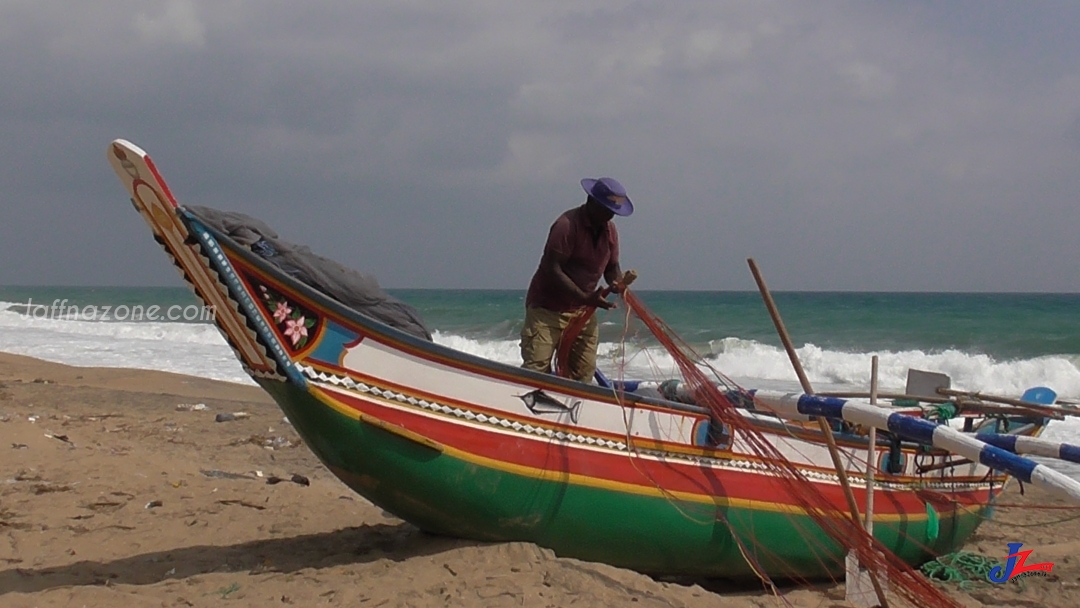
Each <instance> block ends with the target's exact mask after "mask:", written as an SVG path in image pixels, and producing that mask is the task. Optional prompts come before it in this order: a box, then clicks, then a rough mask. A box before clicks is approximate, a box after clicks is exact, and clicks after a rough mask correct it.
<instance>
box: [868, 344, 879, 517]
mask: <svg viewBox="0 0 1080 608" xmlns="http://www.w3.org/2000/svg"><path fill="white" fill-rule="evenodd" d="M877 393H878V358H877V355H874V356H873V357H872V358H871V359H870V405H877ZM867 439H869V441H870V443H869V445H868V446H867V447H866V514H865V517H866V533H867V534H869V535H871V536H873V535H874V469H875V468H876V465H877V427H874V426H872V427H870V432H869V433H868V434H867Z"/></svg>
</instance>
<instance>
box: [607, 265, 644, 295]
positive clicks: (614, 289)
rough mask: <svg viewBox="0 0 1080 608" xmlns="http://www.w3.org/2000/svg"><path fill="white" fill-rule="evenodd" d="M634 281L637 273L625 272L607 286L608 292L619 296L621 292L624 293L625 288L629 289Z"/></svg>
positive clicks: (632, 271)
mask: <svg viewBox="0 0 1080 608" xmlns="http://www.w3.org/2000/svg"><path fill="white" fill-rule="evenodd" d="M635 279H637V271H636V270H627V271H626V272H625V273H623V275H622V276H621V277H619V278H618V279H615V280H614V281H612V283H611V284H610V285H608V290H610V291H611V293H615V294H620V295H621V294H622V292H624V291H626V288H627V287H629V286H630V284H631V283H633V282H634V280H635Z"/></svg>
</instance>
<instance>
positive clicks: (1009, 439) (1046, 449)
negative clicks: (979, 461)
mask: <svg viewBox="0 0 1080 608" xmlns="http://www.w3.org/2000/svg"><path fill="white" fill-rule="evenodd" d="M975 438H976V439H978V440H979V441H983V442H985V443H989V444H990V445H992V446H994V447H996V448H1001V449H1003V450H1006V451H1009V452H1012V453H1013V454H1031V455H1032V456H1045V457H1046V458H1057V459H1058V460H1068V461H1069V462H1076V463H1080V446H1075V445H1072V444H1068V443H1060V442H1058V441H1050V440H1048V439H1040V438H1038V437H1024V436H1022V435H1002V434H998V433H979V434H977V435H975Z"/></svg>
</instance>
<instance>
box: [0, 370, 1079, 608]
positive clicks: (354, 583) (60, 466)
mask: <svg viewBox="0 0 1080 608" xmlns="http://www.w3.org/2000/svg"><path fill="white" fill-rule="evenodd" d="M199 404H201V406H200V405H199ZM204 408H205V409H204ZM235 412H243V413H246V414H248V415H249V416H247V417H240V418H239V419H236V420H231V421H227V422H216V421H215V418H216V416H217V415H218V414H226V413H235ZM0 454H2V455H3V457H2V458H0V606H20V607H21V606H28V607H29V606H42V607H44V606H130V607H137V606H169V607H172V606H286V605H295V606H324V605H325V606H365V607H374V606H416V607H420V606H432V607H434V606H448V605H449V606H535V607H541V606H574V605H576V606H630V605H634V606H656V607H660V606H687V607H690V606H693V607H704V606H733V607H737V608H738V607H750V606H784V605H793V606H806V607H809V606H821V607H825V606H846V605H847V604H846V603H845V602H844V601H843V596H844V589H843V586H842V585H838V584H834V583H822V584H820V585H818V586H816V587H814V588H811V589H796V588H789V589H784V592H785V599H786V602H787V604H785V603H784V602H783V601H780V600H778V599H776V598H774V597H772V596H771V595H770V594H768V593H766V592H764V591H763V590H761V589H760V588H758V587H741V588H740V587H733V586H732V585H730V584H728V583H724V582H720V581H709V580H698V581H689V580H657V579H654V578H651V577H649V576H645V575H642V574H639V573H636V572H633V571H629V570H622V569H618V568H613V567H610V566H606V565H603V564H594V563H588V562H582V561H578V560H574V559H566V558H559V557H556V556H555V555H553V554H552V553H551V552H550V551H547V550H545V549H541V548H539V547H537V546H535V545H532V544H529V543H508V544H485V543H476V542H471V541H464V540H458V539H451V538H445V537H438V536H432V535H428V534H426V533H423V532H421V531H419V530H417V529H416V528H415V527H413V526H411V525H409V524H407V523H405V522H403V521H401V520H399V519H397V518H395V517H394V516H392V515H391V514H389V513H385V512H383V511H382V510H381V509H379V508H378V507H376V506H374V505H372V504H371V503H369V502H367V501H365V500H364V499H363V498H361V497H359V496H357V495H356V494H354V493H353V492H352V491H351V490H349V489H348V488H347V487H345V486H344V485H343V484H341V483H340V482H338V481H337V480H336V479H335V478H334V477H333V476H332V475H331V474H330V473H329V472H328V471H327V470H326V469H325V468H323V467H322V465H321V464H319V462H318V461H317V460H316V458H315V457H314V456H313V455H312V454H311V453H310V452H309V451H308V450H307V448H306V447H304V446H303V444H302V442H300V440H299V438H298V437H297V435H296V433H295V432H294V431H293V429H292V428H291V427H290V426H289V425H288V424H287V423H286V422H285V421H284V420H283V417H282V414H281V412H280V410H278V409H277V407H276V406H275V405H274V404H273V402H272V401H271V400H270V398H269V397H268V396H267V395H266V394H265V393H263V392H262V391H261V390H260V389H258V388H254V387H248V386H242V385H237V384H231V383H224V382H216V381H211V380H205V379H200V378H192V377H187V376H181V375H177V374H168V373H162V372H152V371H141V370H129V369H98V368H75V367H68V366H64V365H59V364H54V363H47V362H44V361H39V360H36V359H31V358H28V357H20V356H16V355H7V354H0ZM275 482H276V483H275ZM1019 489H1020V488H1019V485H1018V484H1012V485H1010V487H1009V489H1008V490H1007V492H1006V494H1005V496H1003V498H1002V502H1003V503H1007V504H1015V505H1020V506H1017V507H1009V508H1002V509H999V510H998V511H997V513H996V514H995V516H994V519H993V520H992V521H989V522H986V523H985V524H984V525H983V526H982V527H981V528H980V529H979V532H978V534H977V535H976V536H975V537H974V538H973V539H972V541H971V542H970V543H969V545H968V546H967V547H966V548H965V549H966V550H968V551H974V552H978V553H981V554H983V555H987V556H993V557H997V558H998V559H1002V558H1004V556H1005V554H1006V552H1007V549H1006V543H1009V542H1023V543H1025V546H1024V548H1025V549H1033V550H1034V552H1033V553H1032V555H1031V557H1030V559H1029V561H1039V562H1042V561H1053V562H1055V566H1054V569H1053V572H1052V573H1051V575H1050V576H1048V577H1031V578H1027V579H1025V580H1024V582H1023V584H1022V585H1017V584H1010V585H1005V586H1002V585H992V584H990V583H978V584H973V585H969V586H967V587H968V588H966V589H963V588H961V587H959V586H958V585H956V584H954V583H945V584H942V588H944V589H946V590H948V592H949V593H950V594H952V595H954V596H955V597H957V599H959V600H960V601H961V602H962V603H964V604H965V605H967V606H983V605H988V606H1032V607H1035V606H1038V607H1044V608H1057V607H1061V608H1064V607H1069V608H1072V607H1075V606H1077V605H1080V557H1078V556H1077V554H1078V552H1080V518H1078V519H1070V520H1068V521H1059V520H1065V519H1068V518H1070V517H1080V510H1078V509H1057V510H1047V509H1036V508H1034V506H1036V505H1051V506H1058V507H1065V506H1068V505H1067V503H1065V502H1064V501H1061V500H1058V499H1055V498H1052V497H1050V496H1048V495H1046V494H1045V493H1042V492H1039V491H1036V490H1033V489H1031V488H1025V493H1024V494H1023V495H1021V493H1020V491H1019ZM1054 522H1059V523H1054Z"/></svg>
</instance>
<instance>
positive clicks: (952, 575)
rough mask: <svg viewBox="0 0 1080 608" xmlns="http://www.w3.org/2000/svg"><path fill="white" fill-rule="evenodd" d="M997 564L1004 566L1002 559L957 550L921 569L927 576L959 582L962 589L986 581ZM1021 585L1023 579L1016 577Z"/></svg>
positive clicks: (943, 580) (933, 578) (946, 581)
mask: <svg viewBox="0 0 1080 608" xmlns="http://www.w3.org/2000/svg"><path fill="white" fill-rule="evenodd" d="M995 566H1002V567H1004V564H1002V563H1001V561H1000V560H997V559H994V558H992V557H987V556H985V555H980V554H978V553H971V552H969V551H957V552H956V553H949V554H947V555H942V556H941V557H939V558H937V559H935V560H932V561H928V562H926V563H925V564H923V565H922V567H920V568H919V569H920V570H922V573H923V574H925V575H926V577H927V578H929V579H932V580H936V581H942V582H945V583H957V584H958V585H959V586H960V588H961V589H965V590H966V589H970V588H971V587H973V586H975V585H976V584H977V583H986V582H988V581H989V580H990V579H989V578H988V577H989V576H990V571H991V570H993V569H994V567H995ZM1016 581H1017V583H1018V584H1020V586H1021V587H1022V586H1023V584H1024V583H1023V581H1022V580H1020V579H1019V578H1017V579H1016Z"/></svg>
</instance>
